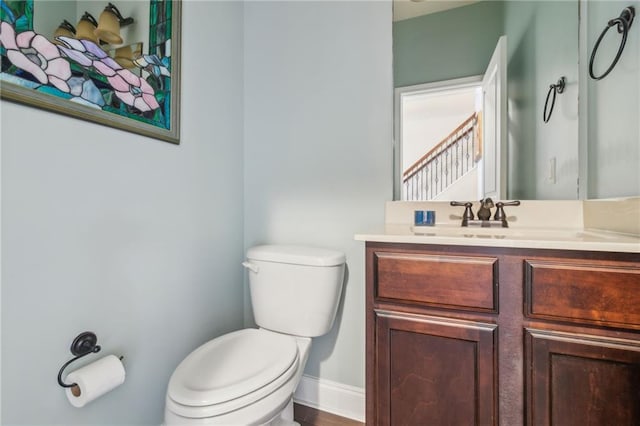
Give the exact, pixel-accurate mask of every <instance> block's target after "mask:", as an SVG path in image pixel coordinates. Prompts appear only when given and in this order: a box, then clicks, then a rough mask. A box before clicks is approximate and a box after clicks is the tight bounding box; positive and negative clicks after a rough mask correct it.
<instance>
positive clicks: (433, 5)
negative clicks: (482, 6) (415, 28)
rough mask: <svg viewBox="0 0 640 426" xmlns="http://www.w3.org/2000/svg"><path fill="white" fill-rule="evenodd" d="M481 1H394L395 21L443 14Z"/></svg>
mask: <svg viewBox="0 0 640 426" xmlns="http://www.w3.org/2000/svg"><path fill="white" fill-rule="evenodd" d="M477 1H480V0H449V1H442V0H393V20H394V22H395V21H402V20H404V19H409V18H415V17H416V16H421V15H428V14H430V13H435V12H442V11H443V10H447V9H454V8H456V7H461V6H466V5H468V4H471V3H476V2H477Z"/></svg>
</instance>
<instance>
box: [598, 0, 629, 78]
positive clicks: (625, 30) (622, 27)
mask: <svg viewBox="0 0 640 426" xmlns="http://www.w3.org/2000/svg"><path fill="white" fill-rule="evenodd" d="M635 15H636V10H635V9H634V7H633V6H629V7H625V8H624V9H622V12H621V13H620V16H618V17H617V18H615V19H611V20H610V21H609V22H608V23H607V26H606V27H605V29H604V30H603V31H602V33H601V34H600V37H598V40H596V44H595V46H593V51H592V52H591V59H589V75H590V76H591V78H593V79H594V80H601V79H603V78H605V77H606V76H607V75H608V74H609V73H610V72H611V70H613V68H614V67H615V66H616V64H617V63H618V60H619V59H620V56H621V55H622V51H623V50H624V45H625V44H626V42H627V35H628V34H629V29H630V28H631V24H632V23H633V18H634V17H635ZM614 25H615V26H617V28H618V33H619V34H622V39H621V40H620V47H618V53H616V57H615V58H614V59H613V62H612V63H611V65H609V68H607V70H606V71H605V72H604V73H603V74H601V75H599V76H596V75H595V74H594V72H593V60H594V59H595V57H596V52H597V51H598V46H600V42H601V41H602V39H603V38H604V36H605V34H606V33H607V31H609V28H611V27H613V26H614Z"/></svg>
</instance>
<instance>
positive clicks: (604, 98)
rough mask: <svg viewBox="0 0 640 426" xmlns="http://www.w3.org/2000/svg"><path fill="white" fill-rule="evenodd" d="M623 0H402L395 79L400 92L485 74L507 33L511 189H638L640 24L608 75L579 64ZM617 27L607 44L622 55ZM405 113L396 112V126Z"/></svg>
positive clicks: (548, 195)
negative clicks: (551, 96)
mask: <svg viewBox="0 0 640 426" xmlns="http://www.w3.org/2000/svg"><path fill="white" fill-rule="evenodd" d="M626 3H629V1H626V2H616V1H607V2H602V1H591V0H588V1H584V0H583V1H578V0H574V1H562V2H557V1H480V2H473V1H471V2H469V1H464V2H462V1H435V2H423V3H415V2H409V1H395V2H394V25H393V37H394V40H393V55H394V87H395V88H396V91H398V89H399V88H406V87H408V86H414V85H421V84H425V83H434V82H441V81H446V80H451V79H458V78H462V77H469V76H475V75H480V74H482V73H483V72H484V70H485V68H486V66H487V63H488V61H489V58H490V56H491V52H492V50H493V48H494V46H495V44H496V41H497V40H498V38H499V37H500V36H501V35H506V36H507V40H508V43H507V44H508V49H507V51H508V54H507V61H508V66H507V87H508V106H507V111H508V112H507V114H506V115H505V116H504V117H503V118H504V119H505V120H507V122H508V142H507V150H508V166H507V169H508V170H507V192H506V194H507V198H518V199H576V198H595V197H599V198H603V197H612V196H632V195H638V194H640V172H638V166H637V164H638V162H639V161H640V157H639V155H638V150H639V145H640V142H639V136H640V131H639V129H640V125H639V124H638V121H640V120H638V119H637V117H638V116H639V115H640V109H639V106H638V100H637V99H638V98H639V96H638V94H640V87H639V86H640V83H639V82H640V70H639V66H638V62H639V57H640V45H639V43H640V40H639V39H640V31H639V30H640V25H638V26H637V27H636V28H635V30H636V31H635V34H634V31H630V34H629V37H628V40H627V44H628V46H627V48H626V51H625V54H624V55H623V57H622V58H621V60H620V64H618V65H617V68H616V70H614V71H613V72H612V73H611V74H610V75H609V76H608V77H607V79H604V80H602V81H599V82H597V83H595V82H593V81H588V80H589V79H588V75H587V72H586V68H585V66H583V65H580V67H579V63H581V64H584V63H585V57H586V55H587V51H588V50H589V49H590V47H591V46H592V45H593V44H594V42H595V40H596V38H597V37H598V35H599V34H600V32H601V30H602V28H598V27H604V25H605V24H606V22H607V21H608V20H609V19H612V18H614V17H617V16H618V15H619V14H620V10H622V9H623V8H624V7H625V6H628V5H627V4H626ZM423 9H427V11H426V12H427V14H424V10H423ZM429 9H430V10H429ZM434 9H435V12H434ZM581 9H582V10H581ZM432 12H433V13H432ZM581 15H582V16H583V20H582V21H580V18H579V17H580V16H581ZM585 17H586V18H585ZM596 22H597V23H596ZM610 33H612V35H611V38H612V40H605V41H603V46H604V45H605V43H607V44H614V45H615V46H613V47H604V48H603V51H604V52H613V53H610V55H615V52H616V50H617V44H616V43H618V44H619V42H620V39H619V37H620V36H619V35H617V36H614V35H613V34H615V33H616V32H615V31H610ZM605 56H606V55H605ZM587 59H588V57H587ZM604 61H606V60H604ZM583 68H585V69H583ZM562 77H564V81H565V87H564V90H563V93H562V94H559V95H557V98H556V102H555V105H554V110H553V115H552V117H550V118H549V120H548V122H547V123H545V121H544V118H545V117H544V104H545V100H546V97H547V94H548V93H549V88H550V86H551V85H552V84H556V83H557V82H558V81H559V79H560V78H562ZM579 86H580V89H581V91H582V94H581V97H580V98H579V97H578V87H579ZM623 92H626V95H625V94H623ZM587 98H588V101H587ZM579 112H580V114H579ZM631 115H633V116H634V117H635V118H631ZM621 117H624V119H622V118H621ZM399 119H400V117H399V114H398V111H396V128H398V126H399V122H398V120H399ZM396 141H397V139H396ZM403 150H404V151H410V149H407V148H406V147H404V146H402V147H401V148H400V149H397V150H396V156H397V157H396V160H395V166H396V173H395V176H396V186H395V187H396V193H395V198H396V199H401V198H402V195H401V193H400V190H399V188H400V181H401V175H402V172H404V171H405V169H404V168H403V166H402V165H401V163H400V156H399V154H400V152H401V151H403ZM623 152H624V153H625V154H622V153H623ZM605 159H606V161H605ZM587 166H588V167H587ZM587 183H588V186H587ZM439 198H440V199H447V198H449V199H450V198H451V197H447V195H446V194H440V195H439ZM455 198H457V196H456V197H455Z"/></svg>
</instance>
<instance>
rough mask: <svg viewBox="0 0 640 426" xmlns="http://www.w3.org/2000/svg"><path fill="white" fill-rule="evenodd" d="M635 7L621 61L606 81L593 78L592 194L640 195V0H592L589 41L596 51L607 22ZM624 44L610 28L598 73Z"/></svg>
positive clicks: (599, 57) (590, 92) (600, 50)
mask: <svg viewBox="0 0 640 426" xmlns="http://www.w3.org/2000/svg"><path fill="white" fill-rule="evenodd" d="M630 5H633V6H635V8H636V19H635V20H634V21H633V26H632V27H631V29H630V31H629V36H628V38H627V43H626V45H625V48H624V52H623V54H622V56H621V57H620V60H619V62H618V64H617V65H616V67H615V68H614V69H613V71H611V73H610V74H609V75H608V76H606V77H605V78H603V79H602V80H599V81H595V80H592V79H590V78H589V79H588V104H589V112H588V122H587V123H588V127H587V135H586V138H587V140H588V142H589V143H588V146H589V150H588V180H589V189H588V194H587V195H588V197H589V198H608V197H623V196H634V195H635V196H637V195H638V194H640V119H639V118H640V78H639V77H638V76H639V75H640V19H639V18H638V14H639V13H640V1H638V0H631V1H590V2H589V3H588V5H587V10H586V13H587V45H588V52H589V55H591V51H592V50H591V49H592V48H593V45H594V44H595V42H596V40H597V37H598V36H599V35H600V33H601V32H602V30H603V29H604V28H605V26H606V23H607V22H608V21H609V20H610V19H613V18H617V17H618V16H619V15H620V12H621V11H622V9H623V8H625V7H627V6H630ZM619 43H620V35H619V34H618V33H617V32H616V31H615V29H610V30H609V31H608V33H607V36H606V37H605V39H604V40H603V42H602V44H601V46H600V47H599V48H598V53H597V55H596V74H597V75H600V74H602V72H603V71H604V70H605V69H606V68H607V67H608V64H609V63H611V60H612V59H613V56H614V55H615V52H617V50H618V46H619ZM585 63H586V61H585ZM585 66H586V65H585Z"/></svg>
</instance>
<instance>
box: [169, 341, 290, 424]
mask: <svg viewBox="0 0 640 426" xmlns="http://www.w3.org/2000/svg"><path fill="white" fill-rule="evenodd" d="M298 358H299V355H298V347H297V344H296V340H295V338H294V337H293V336H288V335H284V334H279V333H274V332H271V331H268V330H263V329H245V330H239V331H236V332H232V333H229V334H226V335H224V336H221V337H219V338H216V339H213V340H211V341H209V342H207V343H205V344H204V345H202V346H200V347H199V348H198V349H196V350H194V351H193V352H192V353H191V354H189V355H188V356H187V357H186V358H185V359H184V361H182V363H180V365H179V366H178V368H176V370H175V372H174V373H173V375H172V376H171V380H170V381H169V388H168V391H167V404H168V408H170V410H171V411H172V412H173V413H175V414H178V415H181V416H184V417H188V418H204V417H211V416H217V415H220V414H223V413H226V412H229V411H233V410H237V409H239V408H242V407H244V406H246V405H249V404H251V403H253V402H255V401H257V400H259V399H261V398H263V397H265V396H267V395H269V394H270V393H271V392H273V391H274V390H275V389H277V388H279V387H280V386H282V385H283V384H284V383H286V382H287V381H288V380H289V379H291V378H292V377H293V376H294V374H295V372H296V371H297V367H298Z"/></svg>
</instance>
